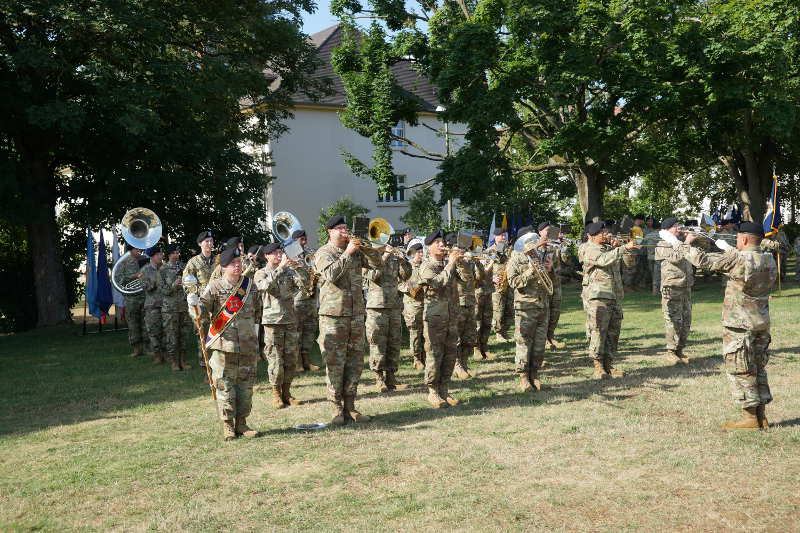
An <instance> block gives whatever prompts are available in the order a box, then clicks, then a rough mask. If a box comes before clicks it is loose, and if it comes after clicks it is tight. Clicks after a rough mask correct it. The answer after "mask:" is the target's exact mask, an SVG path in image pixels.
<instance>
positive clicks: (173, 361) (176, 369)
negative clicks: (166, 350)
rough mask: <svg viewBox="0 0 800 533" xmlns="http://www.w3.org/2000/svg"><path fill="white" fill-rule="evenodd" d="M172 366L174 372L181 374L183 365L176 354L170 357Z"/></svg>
mask: <svg viewBox="0 0 800 533" xmlns="http://www.w3.org/2000/svg"><path fill="white" fill-rule="evenodd" d="M169 362H170V366H171V367H172V371H173V372H180V371H181V364H180V363H179V362H178V356H177V355H175V354H170V356H169Z"/></svg>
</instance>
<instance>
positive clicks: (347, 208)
mask: <svg viewBox="0 0 800 533" xmlns="http://www.w3.org/2000/svg"><path fill="white" fill-rule="evenodd" d="M367 214H369V209H368V208H366V207H364V206H363V205H361V204H357V203H356V202H354V201H353V199H352V198H350V197H349V196H342V197H341V198H339V199H338V200H336V201H335V202H333V203H332V204H331V205H329V206H328V207H323V208H322V210H320V212H319V218H318V219H317V236H318V237H319V243H320V245H322V244H325V243H326V242H328V229H327V224H328V219H329V218H330V217H332V216H334V215H342V216H344V217H345V219H346V220H347V224H348V225H349V226H352V225H351V222H352V220H353V217H363V216H366V215H367Z"/></svg>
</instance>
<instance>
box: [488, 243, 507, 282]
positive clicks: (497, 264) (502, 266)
mask: <svg viewBox="0 0 800 533" xmlns="http://www.w3.org/2000/svg"><path fill="white" fill-rule="evenodd" d="M513 250H514V249H513V247H511V246H508V245H507V246H506V248H505V251H503V253H502V254H498V256H497V259H496V260H495V261H494V267H493V268H492V277H494V276H499V275H500V274H501V273H503V272H505V271H506V264H508V261H509V259H510V258H511V255H512V253H513ZM484 253H486V254H494V253H497V244H493V245H491V246H490V247H488V248H487V249H486V251H485V252H484Z"/></svg>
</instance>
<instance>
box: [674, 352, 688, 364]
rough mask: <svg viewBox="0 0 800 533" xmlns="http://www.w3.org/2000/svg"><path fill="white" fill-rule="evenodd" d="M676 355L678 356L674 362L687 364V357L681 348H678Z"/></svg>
mask: <svg viewBox="0 0 800 533" xmlns="http://www.w3.org/2000/svg"><path fill="white" fill-rule="evenodd" d="M676 355H677V357H678V361H677V362H676V364H678V363H680V364H682V365H688V364H689V358H688V357H686V354H684V353H683V348H681V349H679V350H678V352H677V354H676Z"/></svg>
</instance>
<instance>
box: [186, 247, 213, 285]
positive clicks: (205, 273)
mask: <svg viewBox="0 0 800 533" xmlns="http://www.w3.org/2000/svg"><path fill="white" fill-rule="evenodd" d="M212 270H214V256H213V255H210V256H208V257H204V256H203V254H197V255H196V256H194V257H192V258H191V259H189V262H188V263H186V268H184V269H183V275H184V276H185V275H187V274H191V275H192V276H194V277H196V278H197V284H198V287H197V288H198V291H199V294H202V293H203V291H204V290H205V288H206V285H208V282H209V281H211V271H212Z"/></svg>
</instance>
